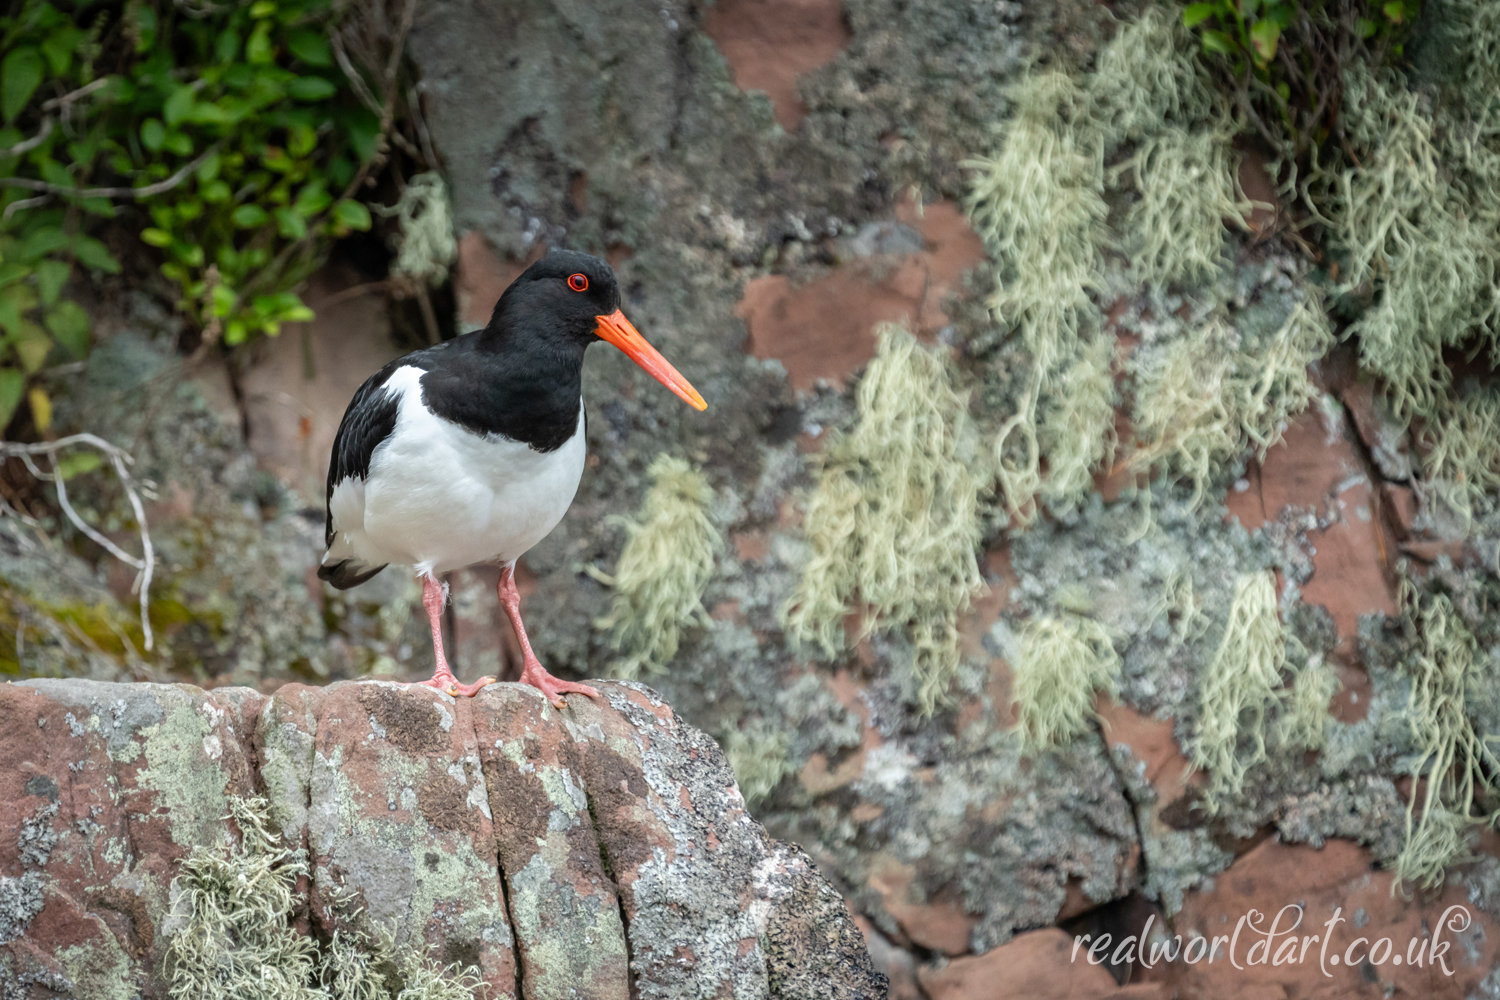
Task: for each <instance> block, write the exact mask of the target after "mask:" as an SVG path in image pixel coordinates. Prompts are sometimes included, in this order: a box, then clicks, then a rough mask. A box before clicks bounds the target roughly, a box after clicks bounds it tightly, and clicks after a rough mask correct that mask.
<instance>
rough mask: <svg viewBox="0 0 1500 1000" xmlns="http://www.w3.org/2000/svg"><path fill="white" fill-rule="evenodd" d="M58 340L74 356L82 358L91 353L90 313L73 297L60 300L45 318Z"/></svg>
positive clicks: (48, 327)
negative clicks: (73, 299) (72, 298)
mask: <svg viewBox="0 0 1500 1000" xmlns="http://www.w3.org/2000/svg"><path fill="white" fill-rule="evenodd" d="M44 322H45V323H46V324H47V329H48V330H50V331H51V332H52V336H53V337H55V338H56V339H57V342H58V343H59V344H61V345H63V347H64V348H65V349H66V350H67V351H68V353H69V354H71V355H73V357H75V358H78V359H79V360H82V359H83V358H84V357H85V356H87V354H88V353H89V314H88V313H87V312H85V311H84V308H83V306H81V305H79V304H78V303H77V302H74V301H72V300H71V299H64V300H63V301H62V302H59V303H58V304H57V305H56V306H55V307H54V308H53V309H52V310H51V311H50V312H48V313H47V317H46V319H45V320H44Z"/></svg>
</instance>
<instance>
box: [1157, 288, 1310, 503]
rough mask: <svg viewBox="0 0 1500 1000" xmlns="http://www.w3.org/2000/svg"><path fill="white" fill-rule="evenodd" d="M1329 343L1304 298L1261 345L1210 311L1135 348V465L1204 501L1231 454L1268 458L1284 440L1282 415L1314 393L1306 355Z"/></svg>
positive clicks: (1301, 405)
mask: <svg viewBox="0 0 1500 1000" xmlns="http://www.w3.org/2000/svg"><path fill="white" fill-rule="evenodd" d="M1332 343H1333V335H1332V334H1331V332H1330V331H1329V329H1328V320H1327V318H1326V316H1325V315H1324V314H1323V310H1322V308H1321V306H1320V305H1319V304H1318V303H1317V302H1316V300H1313V299H1310V298H1304V299H1302V300H1301V301H1299V302H1298V303H1297V304H1296V305H1295V306H1293V308H1292V310H1291V312H1290V314H1288V316H1287V318H1286V321H1285V322H1284V323H1282V325H1281V326H1280V327H1279V328H1278V329H1277V330H1276V331H1275V332H1274V333H1272V334H1271V335H1270V336H1269V338H1267V339H1266V340H1265V341H1264V342H1263V343H1260V344H1256V345H1245V344H1244V343H1243V342H1242V340H1241V336H1240V334H1239V333H1238V332H1237V331H1236V330H1235V329H1234V328H1232V327H1231V326H1230V325H1229V324H1228V323H1227V322H1226V321H1225V320H1224V319H1223V318H1222V317H1221V316H1219V315H1210V316H1209V317H1208V318H1206V319H1204V320H1202V321H1199V322H1198V323H1196V324H1194V325H1192V326H1191V327H1190V328H1189V330H1188V331H1187V333H1185V334H1184V335H1183V336H1182V337H1180V338H1178V339H1176V340H1173V341H1170V342H1168V343H1166V344H1164V345H1162V346H1161V348H1160V349H1157V350H1152V351H1141V352H1138V353H1137V355H1136V358H1135V362H1134V368H1135V376H1136V393H1135V408H1134V420H1135V425H1134V430H1135V438H1136V450H1135V451H1134V453H1133V454H1132V455H1131V456H1130V458H1129V462H1130V464H1131V465H1132V466H1135V467H1137V468H1141V469H1147V468H1156V469H1158V470H1160V471H1165V472H1167V473H1169V474H1171V475H1173V476H1176V477H1179V478H1182V479H1185V480H1187V481H1188V482H1190V483H1191V484H1192V486H1193V499H1194V503H1198V502H1201V500H1202V498H1203V497H1204V495H1205V493H1204V491H1205V489H1206V488H1207V486H1208V484H1209V483H1210V482H1212V481H1213V477H1214V475H1215V473H1216V471H1217V470H1218V469H1219V468H1220V467H1221V466H1222V465H1223V463H1224V462H1225V461H1226V460H1228V459H1230V458H1232V457H1234V456H1236V455H1239V454H1240V453H1241V452H1243V451H1244V450H1245V448H1246V447H1247V446H1253V447H1254V449H1255V451H1256V454H1257V455H1258V456H1259V457H1262V458H1264V457H1265V453H1266V450H1267V449H1268V448H1270V447H1271V446H1272V445H1274V444H1275V443H1276V442H1277V441H1279V440H1281V432H1282V428H1283V427H1284V426H1285V424H1286V422H1287V421H1288V420H1289V419H1290V418H1291V417H1292V416H1293V415H1295V414H1297V413H1300V412H1301V411H1302V410H1304V409H1306V408H1307V404H1308V403H1309V402H1310V401H1311V400H1312V399H1313V397H1314V396H1315V394H1316V389H1315V388H1314V386H1313V384H1312V382H1311V380H1310V379H1309V378H1308V374H1307V366H1308V364H1310V363H1311V362H1312V361H1315V360H1316V359H1318V358H1319V357H1321V356H1322V355H1323V353H1324V352H1326V351H1327V350H1328V348H1329V347H1330V346H1331V345H1332ZM1247 346H1248V347H1249V349H1247Z"/></svg>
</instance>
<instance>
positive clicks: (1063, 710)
mask: <svg viewBox="0 0 1500 1000" xmlns="http://www.w3.org/2000/svg"><path fill="white" fill-rule="evenodd" d="M1011 676H1012V685H1013V686H1012V693H1013V694H1014V696H1015V699H1016V707H1017V709H1018V715H1019V723H1020V732H1021V738H1022V739H1023V740H1024V741H1025V742H1026V744H1027V745H1028V746H1030V747H1035V748H1048V747H1057V746H1062V745H1063V744H1065V743H1067V742H1069V741H1071V740H1072V739H1074V738H1075V737H1077V736H1079V735H1081V734H1082V733H1084V732H1085V731H1086V730H1087V729H1088V726H1089V720H1090V719H1092V718H1093V717H1094V693H1095V692H1096V691H1100V690H1103V691H1108V692H1109V693H1111V694H1114V693H1115V692H1116V690H1117V688H1118V684H1119V678H1120V657H1119V656H1118V654H1116V653H1115V649H1114V646H1113V644H1111V642H1110V639H1109V633H1108V632H1106V631H1105V629H1104V626H1103V625H1101V624H1099V623H1098V622H1096V621H1094V620H1093V619H1091V618H1085V617H1083V616H1082V615H1076V614H1066V615H1063V616H1062V617H1060V618H1051V617H1043V618H1037V619H1034V620H1033V621H1031V622H1028V623H1027V625H1026V629H1025V631H1024V632H1023V633H1022V635H1021V655H1020V657H1019V658H1018V659H1017V661H1016V664H1015V667H1014V668H1013V672H1012V675H1011Z"/></svg>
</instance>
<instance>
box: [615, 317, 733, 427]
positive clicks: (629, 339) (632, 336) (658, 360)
mask: <svg viewBox="0 0 1500 1000" xmlns="http://www.w3.org/2000/svg"><path fill="white" fill-rule="evenodd" d="M595 318H596V319H597V320H599V326H598V327H597V328H596V329H595V330H594V332H595V333H597V334H598V335H599V336H600V337H602V338H603V339H604V340H607V341H609V342H610V343H611V344H614V345H615V346H616V347H618V348H619V349H620V350H622V351H624V352H625V356H626V357H628V358H629V359H630V360H631V361H634V362H635V363H636V364H638V365H640V366H641V367H642V368H644V369H645V370H646V372H647V374H649V375H650V376H651V377H652V378H654V379H656V381H658V382H660V383H661V384H662V385H664V386H666V387H667V388H668V389H671V390H672V391H673V392H675V393H677V395H679V396H681V397H682V399H683V400H684V401H685V402H686V403H687V404H688V405H689V406H691V407H692V408H693V409H695V410H706V409H708V404H707V403H705V402H704V401H703V397H702V396H700V395H699V394H698V390H697V389H694V388H693V386H692V384H691V383H690V382H688V380H687V379H685V378H683V377H682V376H681V375H680V374H678V371H677V369H676V368H673V367H672V366H671V364H670V363H668V361H667V359H666V358H664V357H662V356H661V352H660V351H658V350H657V349H656V348H654V347H652V346H651V345H650V344H648V343H646V338H645V337H642V336H641V331H639V330H637V329H636V328H635V327H634V326H632V325H631V323H630V320H628V319H626V318H625V314H624V313H622V312H621V311H620V310H618V309H616V310H615V311H614V312H612V313H610V314H609V315H608V316H597V317H595Z"/></svg>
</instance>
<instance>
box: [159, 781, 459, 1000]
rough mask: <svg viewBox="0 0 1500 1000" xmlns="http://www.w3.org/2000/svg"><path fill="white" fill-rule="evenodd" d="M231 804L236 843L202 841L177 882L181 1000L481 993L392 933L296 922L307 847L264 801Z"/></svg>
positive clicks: (169, 974)
mask: <svg viewBox="0 0 1500 1000" xmlns="http://www.w3.org/2000/svg"><path fill="white" fill-rule="evenodd" d="M228 801H229V809H230V816H228V817H225V818H226V819H229V818H232V819H233V820H234V821H235V824H236V825H237V826H238V827H239V829H240V840H239V843H238V844H235V845H233V846H218V847H208V846H204V847H199V848H198V849H196V850H195V851H194V852H193V854H192V856H191V857H189V858H188V859H187V860H186V861H184V862H183V863H182V869H181V871H180V873H179V874H178V876H177V877H176V878H175V879H174V880H173V882H172V899H173V906H172V912H171V914H170V916H169V917H168V920H167V921H166V922H165V925H164V927H163V930H164V932H166V933H168V934H169V940H168V943H167V947H166V951H165V953H164V957H163V972H164V974H165V977H166V979H167V982H168V983H169V986H168V996H170V997H171V998H172V1000H473V996H474V987H476V986H477V985H478V983H479V980H478V979H477V978H475V977H474V976H472V975H470V974H467V973H460V972H459V971H458V969H457V967H450V968H448V969H439V968H438V967H436V966H435V965H433V964H432V963H431V962H430V961H428V960H427V959H426V958H425V957H423V956H421V955H419V954H417V953H416V952H408V953H406V954H405V955H398V953H397V950H396V947H395V944H394V942H393V941H392V939H391V938H389V937H382V938H380V939H371V938H370V937H368V936H366V935H364V934H362V933H358V932H356V933H352V934H351V933H343V932H339V933H335V935H334V936H333V939H332V941H331V942H329V944H328V945H327V946H326V947H321V948H320V947H319V945H318V943H317V942H316V941H315V940H313V939H312V938H310V937H307V936H304V935H301V934H298V933H297V932H296V931H295V930H294V929H293V928H292V918H293V911H294V908H295V902H296V900H295V897H294V895H293V889H294V887H295V886H296V882H297V878H298V877H299V876H302V875H306V874H308V870H307V862H306V859H305V857H304V856H303V855H302V854H301V852H295V853H294V852H292V851H289V850H287V849H286V848H285V847H283V846H281V838H280V837H279V836H278V835H277V834H275V833H274V832H272V831H271V829H270V827H269V820H268V818H267V809H268V805H267V803H266V801H265V800H264V799H259V798H256V799H236V798H231V799H229V800H228Z"/></svg>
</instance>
